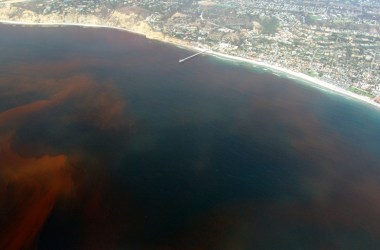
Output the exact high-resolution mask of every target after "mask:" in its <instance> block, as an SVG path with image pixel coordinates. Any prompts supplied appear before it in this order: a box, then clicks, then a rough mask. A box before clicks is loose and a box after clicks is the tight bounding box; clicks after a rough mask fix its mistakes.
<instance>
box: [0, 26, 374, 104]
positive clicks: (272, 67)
mask: <svg viewBox="0 0 380 250" xmlns="http://www.w3.org/2000/svg"><path fill="white" fill-rule="evenodd" d="M0 23H2V24H13V25H25V26H50V27H51V26H80V27H89V28H108V29H115V30H121V31H127V32H131V33H135V34H139V35H143V36H145V37H147V38H148V39H150V38H149V37H148V36H147V34H144V33H142V32H136V31H134V30H130V29H126V28H120V27H114V26H108V25H100V24H83V23H59V22H57V23H44V22H41V23H34V22H19V21H10V20H0ZM159 41H162V42H165V43H171V44H173V45H176V46H179V47H181V48H185V49H189V50H193V51H194V50H195V51H204V50H205V49H204V48H199V47H190V46H189V45H187V44H186V43H185V42H184V43H183V44H182V43H178V42H174V41H175V40H170V39H166V40H159ZM205 54H208V55H211V56H215V57H220V58H224V59H229V60H232V61H237V62H244V63H248V64H252V65H253V66H258V67H262V68H264V69H265V68H267V69H269V70H271V71H274V72H280V73H284V74H286V75H287V76H289V78H294V79H299V80H303V81H306V82H308V83H310V84H314V85H315V86H317V87H321V88H323V89H326V90H329V91H332V92H334V93H337V94H339V95H342V96H344V97H348V98H350V99H354V100H357V101H361V102H363V103H365V104H368V105H371V106H372V107H375V108H377V109H378V110H380V103H377V102H375V101H373V100H372V99H371V98H369V97H366V96H362V95H359V94H356V93H353V92H350V91H348V90H346V89H343V88H340V87H338V86H336V85H333V84H331V83H327V82H325V81H322V80H320V79H317V78H314V77H311V76H308V75H306V74H303V73H299V72H295V71H292V70H289V69H286V68H282V67H279V66H275V65H271V64H268V63H265V62H261V61H257V60H252V59H247V58H242V57H237V56H231V55H228V54H223V53H220V52H216V51H212V50H207V52H206V53H205Z"/></svg>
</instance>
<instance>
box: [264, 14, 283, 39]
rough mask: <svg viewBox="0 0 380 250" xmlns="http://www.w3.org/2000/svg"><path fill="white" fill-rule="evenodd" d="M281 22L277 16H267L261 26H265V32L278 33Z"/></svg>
mask: <svg viewBox="0 0 380 250" xmlns="http://www.w3.org/2000/svg"><path fill="white" fill-rule="evenodd" d="M279 24H280V21H279V20H278V19H277V18H275V17H270V18H265V19H264V20H263V21H262V22H261V26H262V27H263V34H269V35H273V34H276V32H277V29H278V26H279Z"/></svg>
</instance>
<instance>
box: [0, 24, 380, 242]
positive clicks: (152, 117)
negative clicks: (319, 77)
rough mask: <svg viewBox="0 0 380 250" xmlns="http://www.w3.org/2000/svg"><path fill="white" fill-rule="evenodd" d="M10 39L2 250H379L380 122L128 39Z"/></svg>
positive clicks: (275, 80)
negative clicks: (31, 249) (181, 60)
mask: <svg viewBox="0 0 380 250" xmlns="http://www.w3.org/2000/svg"><path fill="white" fill-rule="evenodd" d="M0 33H1V36H0V55H1V59H0V139H1V141H0V142H1V144H0V146H1V150H0V159H2V160H1V161H0V167H1V168H0V171H1V172H0V197H1V198H0V206H1V210H0V222H1V223H0V224H1V227H0V230H1V231H0V232H1V234H0V243H1V245H0V246H2V248H4V247H7V248H9V249H17V248H20V247H26V248H29V247H32V248H33V247H34V248H38V249H379V248H380V198H379V197H380V196H379V194H380V169H379V168H380V164H379V163H380V154H379V148H380V133H379V129H380V112H379V110H375V109H374V108H371V107H367V106H365V105H363V104H361V103H358V102H356V101H352V100H348V99H345V98H343V97H340V96H338V95H335V94H327V93H325V92H322V91H320V90H318V89H315V88H312V87H310V86H307V85H302V84H300V83H295V82H292V80H290V79H285V78H279V77H277V76H275V75H272V74H270V73H265V72H264V71H262V70H258V69H253V68H252V67H250V66H248V65H244V64H241V65H239V64H236V63H231V62H228V61H223V60H219V59H216V58H213V57H210V56H199V57H196V58H194V59H193V60H190V61H187V62H186V63H183V64H178V59H180V58H183V57H186V56H188V55H190V54H191V53H192V52H191V51H186V50H182V49H179V48H176V47H173V46H171V45H167V44H163V43H160V42H157V41H151V40H146V39H144V38H143V37H141V36H136V35H133V34H128V33H125V32H119V31H112V30H106V29H83V28H74V27H61V28H37V27H33V28H30V27H29V28H27V27H13V26H0Z"/></svg>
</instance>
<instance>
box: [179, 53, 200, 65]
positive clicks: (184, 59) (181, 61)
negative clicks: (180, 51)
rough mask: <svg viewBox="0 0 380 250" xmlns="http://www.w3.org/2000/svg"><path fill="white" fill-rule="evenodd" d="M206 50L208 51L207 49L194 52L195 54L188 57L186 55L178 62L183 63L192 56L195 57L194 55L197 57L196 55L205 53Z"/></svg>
mask: <svg viewBox="0 0 380 250" xmlns="http://www.w3.org/2000/svg"><path fill="white" fill-rule="evenodd" d="M206 51H207V50H204V51H200V52H198V53H196V54H194V55H191V56H188V57H186V58H183V59H180V60H179V61H178V62H179V63H183V62H184V61H186V60H189V59H191V58H193V57H196V56H198V55H200V54H203V53H205V52H206Z"/></svg>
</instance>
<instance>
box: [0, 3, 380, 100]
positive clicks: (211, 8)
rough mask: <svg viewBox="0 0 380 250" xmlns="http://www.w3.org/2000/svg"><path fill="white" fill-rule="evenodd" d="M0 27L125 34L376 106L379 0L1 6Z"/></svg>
mask: <svg viewBox="0 0 380 250" xmlns="http://www.w3.org/2000/svg"><path fill="white" fill-rule="evenodd" d="M0 20H3V21H14V22H18V23H29V24H34V23H40V24H46V25H47V24H60V25H62V24H83V25H90V26H91V25H93V26H97V25H98V26H107V27H116V28H122V29H127V30H129V31H133V32H137V33H140V34H143V35H145V36H147V37H148V38H152V39H157V40H161V41H165V42H171V43H174V44H177V45H181V46H186V47H191V48H200V49H201V50H207V51H208V53H213V54H218V53H219V55H228V56H230V58H234V59H239V58H244V59H249V60H250V62H255V63H256V64H259V65H261V66H268V67H271V68H272V69H273V70H278V71H283V72H286V73H288V74H293V75H296V76H297V77H300V78H303V79H304V80H308V81H313V82H314V83H317V84H320V85H323V86H324V87H328V88H330V89H333V90H334V91H339V92H341V93H345V94H348V95H350V96H353V97H358V98H360V99H362V100H366V101H367V102H369V103H371V102H372V103H374V102H375V101H377V102H380V97H379V96H380V3H379V2H378V1H376V0H362V1H358V0H351V1H345V2H344V3H343V2H341V1H338V0H334V1H327V0H320V1H295V0H294V1H293V0H289V1H288V0H287V1H285V0H276V1H269V0H255V1H248V0H239V1H232V0H213V1H193V0H185V1H180V0H172V1H158V0H126V1H119V0H106V1H87V0H65V1H56V0H48V1H46V0H37V1H34V0H32V1H21V0H19V1H0ZM359 95H360V96H361V97H359Z"/></svg>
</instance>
